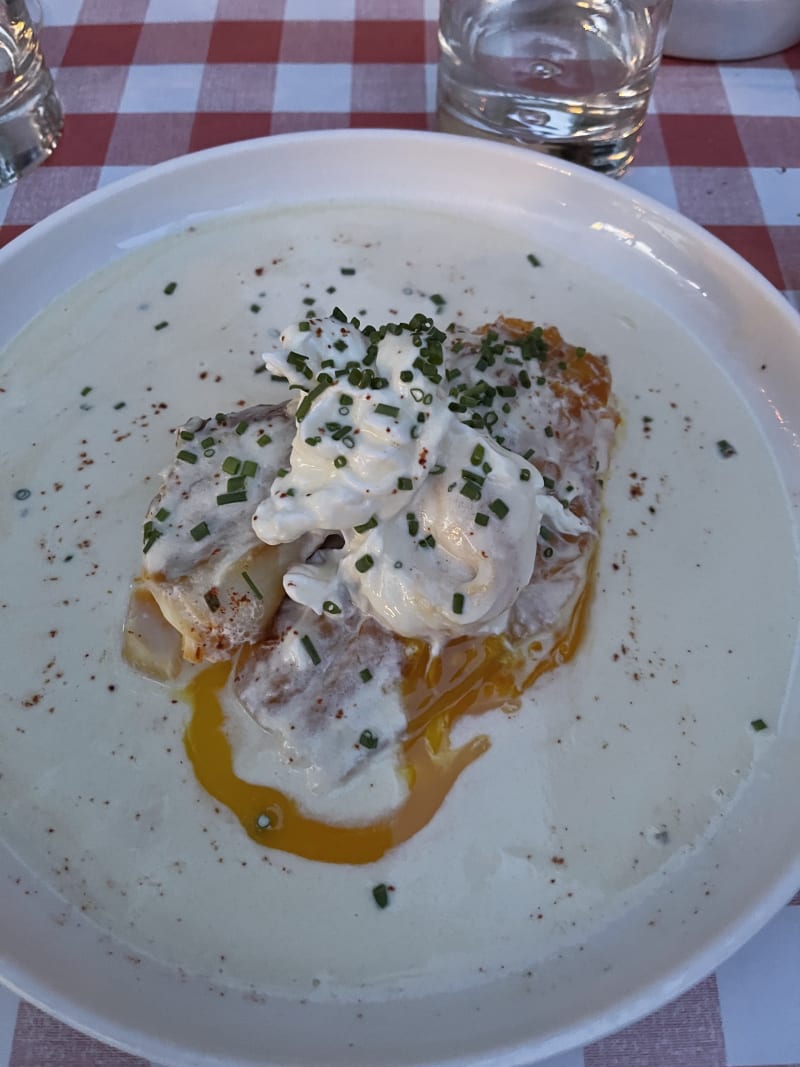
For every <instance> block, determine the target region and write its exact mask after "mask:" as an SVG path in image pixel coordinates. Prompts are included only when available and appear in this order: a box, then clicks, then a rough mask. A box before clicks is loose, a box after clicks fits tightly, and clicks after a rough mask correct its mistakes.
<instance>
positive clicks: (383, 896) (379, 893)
mask: <svg viewBox="0 0 800 1067" xmlns="http://www.w3.org/2000/svg"><path fill="white" fill-rule="evenodd" d="M372 897H373V899H374V901H375V903H376V904H377V905H378V907H379V908H386V907H388V905H389V890H388V889H387V888H386V886H385V885H384V884H383V882H381V884H380V885H376V886H373V887H372Z"/></svg>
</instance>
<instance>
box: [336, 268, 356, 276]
mask: <svg viewBox="0 0 800 1067" xmlns="http://www.w3.org/2000/svg"><path fill="white" fill-rule="evenodd" d="M339 272H340V274H344V276H345V277H346V278H349V277H351V276H352V275H353V274H355V272H356V268H355V267H340V268H339Z"/></svg>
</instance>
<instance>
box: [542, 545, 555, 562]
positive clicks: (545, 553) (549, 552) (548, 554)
mask: <svg viewBox="0 0 800 1067" xmlns="http://www.w3.org/2000/svg"><path fill="white" fill-rule="evenodd" d="M542 555H543V556H544V558H545V559H550V557H551V556H552V555H553V550H552V548H551V547H550V545H548V546H547V548H545V549H544V551H543V552H542Z"/></svg>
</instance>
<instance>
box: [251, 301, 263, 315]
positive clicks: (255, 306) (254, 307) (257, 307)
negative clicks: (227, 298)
mask: <svg viewBox="0 0 800 1067" xmlns="http://www.w3.org/2000/svg"><path fill="white" fill-rule="evenodd" d="M250 310H251V311H252V312H253V314H254V315H257V314H258V313H259V311H260V310H261V305H260V304H251V305H250Z"/></svg>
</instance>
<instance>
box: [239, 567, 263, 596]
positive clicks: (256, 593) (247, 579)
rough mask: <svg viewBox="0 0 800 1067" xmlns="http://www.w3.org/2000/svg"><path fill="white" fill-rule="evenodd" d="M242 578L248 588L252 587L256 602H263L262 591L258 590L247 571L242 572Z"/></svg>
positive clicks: (251, 590)
mask: <svg viewBox="0 0 800 1067" xmlns="http://www.w3.org/2000/svg"><path fill="white" fill-rule="evenodd" d="M242 577H243V578H244V580H245V582H247V584H248V586H249V587H250V592H251V593H252V594H253V596H254V597H255V598H256V600H263V599H264V596H263V594H262V592H261V590H260V589H259V588H258V586H257V585H256V583H255V582H254V581H253V579H252V578H251V577H250V575H249V574H248V573H247V571H242Z"/></svg>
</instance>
